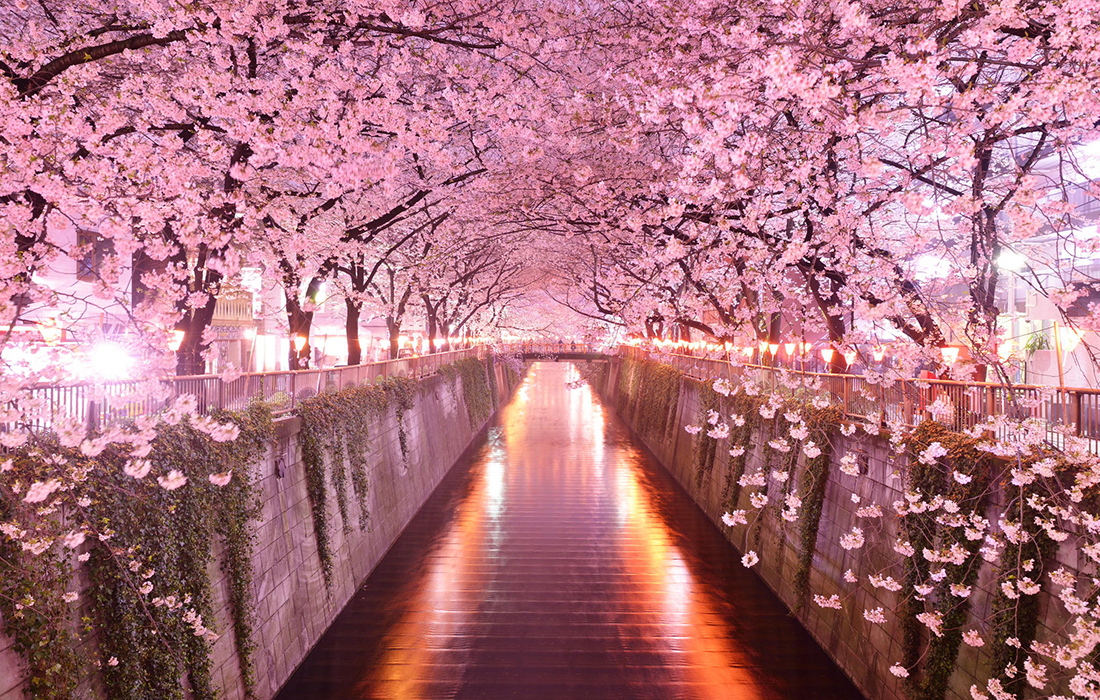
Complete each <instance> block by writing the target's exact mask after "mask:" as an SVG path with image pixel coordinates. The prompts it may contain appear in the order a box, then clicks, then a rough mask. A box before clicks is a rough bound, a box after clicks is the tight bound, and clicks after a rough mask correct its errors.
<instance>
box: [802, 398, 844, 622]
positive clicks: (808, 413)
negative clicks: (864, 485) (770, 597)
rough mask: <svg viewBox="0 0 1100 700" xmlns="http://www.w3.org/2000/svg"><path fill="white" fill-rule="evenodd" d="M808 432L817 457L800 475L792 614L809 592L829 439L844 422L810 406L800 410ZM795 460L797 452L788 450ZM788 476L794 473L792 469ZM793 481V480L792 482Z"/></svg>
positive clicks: (831, 411)
mask: <svg viewBox="0 0 1100 700" xmlns="http://www.w3.org/2000/svg"><path fill="white" fill-rule="evenodd" d="M799 410H800V411H801V413H802V415H803V416H805V420H806V427H807V428H809V430H810V435H809V437H808V438H807V440H812V441H813V442H814V444H816V445H818V446H820V447H821V454H819V455H818V456H816V457H814V458H812V459H811V458H806V461H805V465H804V466H803V471H802V490H801V492H800V493H801V498H802V514H801V517H800V518H799V520H798V547H799V549H798V568H797V569H795V572H794V594H795V601H796V602H795V610H798V609H800V608H801V607H802V604H803V603H804V602H805V600H806V595H807V594H808V593H809V591H810V569H811V568H812V567H813V561H814V551H815V550H816V549H817V531H818V529H819V528H820V525H821V511H822V509H823V507H824V505H825V487H826V486H827V485H828V483H829V466H830V465H831V464H832V438H833V436H834V435H835V433H834V430H835V429H836V428H837V426H839V425H840V422H841V420H842V419H843V418H844V412H843V411H842V410H841V409H839V408H837V407H835V406H829V407H827V408H817V407H815V406H814V405H813V404H812V403H811V404H803V405H802V406H801V407H800V409H799ZM792 452H794V453H795V455H796V456H797V454H798V452H796V451H794V450H792ZM791 473H792V474H793V473H794V469H793V465H792V468H791ZM792 481H793V480H792Z"/></svg>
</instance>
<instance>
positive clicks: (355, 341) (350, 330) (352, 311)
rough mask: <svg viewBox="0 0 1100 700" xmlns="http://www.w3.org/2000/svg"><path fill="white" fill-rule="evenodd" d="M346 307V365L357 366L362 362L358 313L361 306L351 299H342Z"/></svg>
mask: <svg viewBox="0 0 1100 700" xmlns="http://www.w3.org/2000/svg"><path fill="white" fill-rule="evenodd" d="M344 305H345V306H346V307H347V311H348V313H347V321H345V322H344V329H345V331H346V334H347V338H348V365H358V364H361V363H362V362H363V344H362V343H360V342H359V312H360V311H362V309H363V305H362V304H361V303H359V302H356V301H353V300H352V299H344Z"/></svg>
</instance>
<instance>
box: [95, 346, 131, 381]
mask: <svg viewBox="0 0 1100 700" xmlns="http://www.w3.org/2000/svg"><path fill="white" fill-rule="evenodd" d="M87 359H88V365H87V371H88V374H89V376H90V378H91V379H101V380H107V381H115V380H119V379H127V378H129V377H130V375H131V374H132V371H133V368H134V358H133V357H131V356H130V354H129V353H127V352H126V349H125V348H123V347H122V346H120V345H117V344H116V343H97V344H96V345H93V346H92V347H91V349H90V350H88V358H87Z"/></svg>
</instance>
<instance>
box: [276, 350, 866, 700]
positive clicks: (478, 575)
mask: <svg viewBox="0 0 1100 700" xmlns="http://www.w3.org/2000/svg"><path fill="white" fill-rule="evenodd" d="M576 378H577V377H576V370H575V369H574V368H573V367H572V366H571V365H568V364H555V363H539V364H536V365H534V367H533V368H532V369H531V371H530V373H529V374H528V376H527V378H526V379H525V381H524V383H523V385H522V386H521V387H520V389H519V390H518V391H517V392H516V394H515V396H514V398H513V400H512V401H511V402H510V403H509V404H508V405H507V406H506V407H504V408H503V409H502V411H501V415H500V418H499V422H498V427H495V428H493V429H492V430H491V431H490V433H489V436H488V439H487V441H486V443H485V444H484V445H483V446H482V447H481V448H480V449H479V450H478V451H476V453H474V454H473V456H472V457H471V458H470V459H469V460H468V462H465V463H462V464H459V465H458V466H457V467H456V468H455V469H454V470H453V471H452V472H451V473H450V474H449V475H448V477H447V478H446V479H445V481H444V483H443V485H442V486H441V487H440V489H439V490H438V491H437V492H436V493H435V494H433V496H432V498H431V499H429V502H428V504H427V505H426V506H425V508H424V510H423V511H422V512H421V513H420V514H419V515H418V516H417V518H416V519H415V520H414V522H413V524H412V525H410V528H409V530H408V531H407V532H406V533H405V534H404V535H402V537H401V539H400V540H398V542H397V544H396V545H395V546H394V548H393V549H392V550H391V552H390V553H389V554H388V555H387V557H386V558H385V559H384V560H383V562H382V563H381V564H380V565H379V567H378V568H377V570H376V571H375V573H373V574H372V575H371V578H370V579H369V580H368V582H367V584H366V585H365V586H364V588H363V590H362V591H361V592H360V593H359V594H357V595H356V597H355V598H354V599H353V601H352V603H351V604H349V606H348V608H347V609H346V610H345V611H344V612H343V613H342V614H341V616H340V618H339V619H338V620H337V622H336V624H334V625H333V627H332V629H331V630H330V631H329V632H328V633H327V634H326V635H325V637H324V639H323V640H322V642H321V643H320V644H319V645H318V647H317V649H315V650H314V652H313V653H312V654H311V655H310V657H309V658H308V659H307V661H306V662H305V663H304V664H303V666H302V667H301V668H300V669H299V670H298V672H297V673H296V674H295V676H294V678H293V679H292V680H291V682H290V683H289V684H288V685H287V687H286V688H285V689H284V692H283V693H282V695H280V698H282V699H283V700H292V699H296V698H368V697H369V698H374V697H378V698H401V699H406V698H408V699H413V698H443V697H446V698H451V697H460V698H497V697H517V698H536V697H554V698H563V697H564V698H574V697H593V698H596V697H598V698H635V697H636V698H700V699H709V698H719V697H721V698H744V699H746V700H751V699H757V698H795V697H804V696H806V695H808V694H811V693H812V694H814V695H816V696H819V697H821V698H858V697H859V696H858V694H857V693H856V692H855V691H854V689H853V688H852V687H851V686H850V685H849V684H848V682H847V681H846V680H845V679H844V678H843V677H842V676H841V675H840V673H839V672H838V671H837V670H836V669H835V667H833V666H832V665H831V664H830V663H829V662H828V660H827V659H826V658H825V657H824V654H823V653H822V652H821V651H820V650H819V649H818V648H817V647H816V646H814V645H813V643H812V641H810V639H809V637H808V636H807V635H806V634H805V633H804V631H802V630H801V628H799V627H798V626H797V623H795V622H794V621H793V620H791V619H790V618H789V617H788V616H787V615H786V614H785V611H784V610H783V609H782V608H781V607H780V606H779V603H778V602H777V601H776V600H775V599H774V598H773V597H772V596H771V594H770V593H769V592H767V590H766V589H765V588H764V587H763V585H762V584H761V583H760V582H759V581H758V580H757V579H755V577H753V576H752V575H751V574H749V573H747V572H745V571H744V570H743V569H742V568H741V567H740V564H739V563H738V562H737V555H736V554H735V552H734V551H733V550H732V549H730V548H729V547H728V545H727V544H726V543H725V541H724V540H723V539H722V538H721V535H720V534H719V533H718V532H717V530H715V529H714V527H713V526H712V525H711V524H710V523H709V521H707V520H706V519H705V517H704V516H703V515H702V513H701V512H700V511H699V510H698V509H697V508H695V506H694V505H693V504H692V503H691V502H690V500H688V499H687V497H686V495H684V494H683V492H681V491H679V490H678V489H677V488H676V487H675V486H674V484H673V482H672V480H671V477H669V476H668V474H667V473H665V472H664V471H663V469H661V468H660V467H659V466H658V465H655V464H654V463H653V462H652V461H650V460H649V459H648V457H647V456H646V453H645V452H644V451H643V450H641V449H640V448H639V447H638V446H637V445H636V444H635V443H634V442H633V441H632V440H631V439H630V437H629V436H628V434H627V432H626V431H625V429H624V428H623V426H622V425H621V424H619V423H618V422H617V420H616V419H614V418H613V417H612V416H609V415H607V414H605V409H604V408H603V407H602V406H601V405H600V403H599V401H598V399H597V398H596V397H595V396H594V395H593V393H592V391H591V390H590V389H589V388H588V387H583V388H581V389H568V388H566V386H565V384H566V383H567V382H570V381H572V380H574V379H576Z"/></svg>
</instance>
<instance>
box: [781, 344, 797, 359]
mask: <svg viewBox="0 0 1100 700" xmlns="http://www.w3.org/2000/svg"><path fill="white" fill-rule="evenodd" d="M783 349H784V350H786V351H787V357H792V356H793V355H794V353H795V350H797V349H798V343H783Z"/></svg>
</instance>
